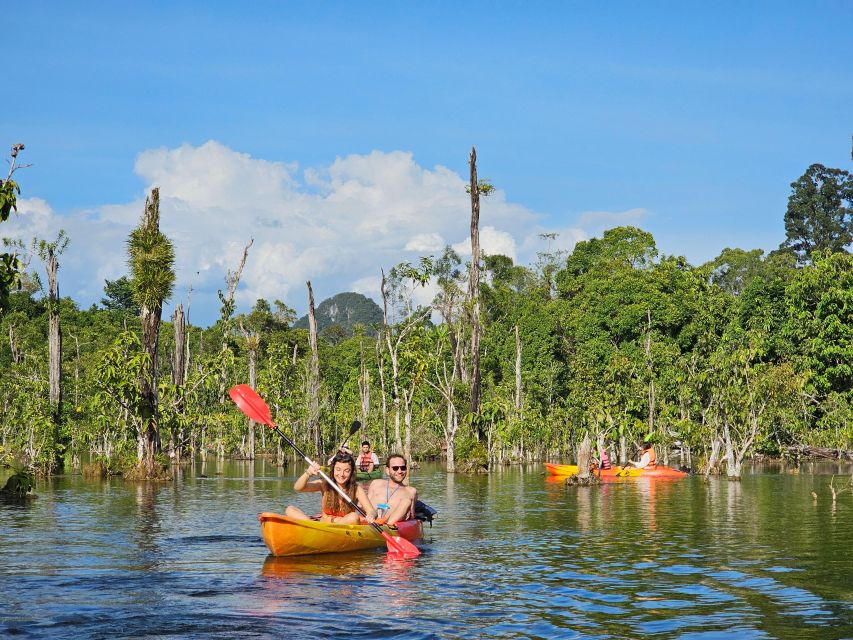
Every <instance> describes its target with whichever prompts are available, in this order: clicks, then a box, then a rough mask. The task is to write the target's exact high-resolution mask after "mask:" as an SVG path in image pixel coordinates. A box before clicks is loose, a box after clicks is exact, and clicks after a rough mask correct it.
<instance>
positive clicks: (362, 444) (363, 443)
mask: <svg viewBox="0 0 853 640" xmlns="http://www.w3.org/2000/svg"><path fill="white" fill-rule="evenodd" d="M364 445H367V446H368V447H369V446H370V442H368V441H367V440H365V441H364V442H362V443H361V446H362V447H363V446H364Z"/></svg>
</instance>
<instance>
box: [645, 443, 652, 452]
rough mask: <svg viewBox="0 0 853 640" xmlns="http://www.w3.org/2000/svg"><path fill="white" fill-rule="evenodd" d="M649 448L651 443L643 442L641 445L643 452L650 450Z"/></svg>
mask: <svg viewBox="0 0 853 640" xmlns="http://www.w3.org/2000/svg"><path fill="white" fill-rule="evenodd" d="M651 448H652V443H651V442H644V443H643V451H645V450H646V449H651Z"/></svg>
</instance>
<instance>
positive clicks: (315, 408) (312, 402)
mask: <svg viewBox="0 0 853 640" xmlns="http://www.w3.org/2000/svg"><path fill="white" fill-rule="evenodd" d="M306 284H307V285H308V342H309V343H310V345H311V368H310V370H309V376H308V433H309V437H310V438H311V441H312V442H313V444H314V449H315V450H316V452H317V457H318V459H321V460H322V459H323V439H322V434H321V432H320V356H319V354H318V352H317V319H316V317H315V316H314V290H313V289H312V288H311V281H310V280H309V281H308V282H307V283H306Z"/></svg>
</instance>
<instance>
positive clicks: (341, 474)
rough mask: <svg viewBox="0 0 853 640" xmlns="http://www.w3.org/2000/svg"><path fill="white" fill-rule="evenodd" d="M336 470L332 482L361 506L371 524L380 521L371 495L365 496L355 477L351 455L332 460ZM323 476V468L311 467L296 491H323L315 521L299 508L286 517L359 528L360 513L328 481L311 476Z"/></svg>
mask: <svg viewBox="0 0 853 640" xmlns="http://www.w3.org/2000/svg"><path fill="white" fill-rule="evenodd" d="M331 464H332V468H331V472H330V474H329V475H330V476H331V480H332V481H333V482H334V483H335V484H337V485H338V486H339V487H340V488H341V489H343V490H344V493H346V494H347V495H348V496H349V497H350V499H351V500H352V501H353V502H358V505H359V506H360V507H361V508H362V509H363V510H364V512H365V513H366V514H367V521H368V522H373V520H374V519H375V518H376V509H374V508H373V505H372V504H370V500H368V498H367V494H366V493H365V492H364V489H362V488H361V487H360V486H359V484H358V482H357V481H356V477H355V460H353V458H352V456H351V455H348V454H345V453H344V454H342V453H338V454H337V455H335V457H334V458H333V459H332V463H331ZM319 472H320V465H318V464H317V463H316V462H315V463H314V464H312V465H311V466H309V467H308V470H307V471H306V472H305V473H303V474H302V475H301V476H299V477H298V478H297V479H296V482H295V483H294V484H293V488H294V489H296V491H303V492H313V491H319V492H320V493H322V512H321V513H320V514H319V515H318V516H315V517H314V518H311V517H310V516H308V515H306V514H305V512H304V511H302V509H300V508H299V507H294V506H293V505H289V506H288V507H287V509H286V510H285V512H284V513H285V515H287V516H288V517H290V518H293V519H295V520H309V519H314V520H319V521H320V522H328V523H333V524H358V522H359V519H358V513H357V512H356V510H355V509H354V508H353V507H352V505H350V503H348V502H347V501H346V500H344V499H343V498H342V497H341V495H340V494H339V493H338V492H337V491H335V489H334V488H333V487H332V486H331V485H329V484H328V483H327V482H326V481H325V480H309V478H310V477H311V476H315V475H317V474H318V473H319Z"/></svg>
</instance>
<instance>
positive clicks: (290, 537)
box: [258, 512, 423, 556]
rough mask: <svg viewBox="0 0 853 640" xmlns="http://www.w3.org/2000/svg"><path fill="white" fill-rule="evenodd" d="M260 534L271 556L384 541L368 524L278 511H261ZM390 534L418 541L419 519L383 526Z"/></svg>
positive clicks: (346, 548) (333, 550)
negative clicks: (297, 516) (303, 517)
mask: <svg viewBox="0 0 853 640" xmlns="http://www.w3.org/2000/svg"><path fill="white" fill-rule="evenodd" d="M258 520H260V521H261V536H263V539H264V542H265V543H266V545H267V548H268V549H269V550H270V553H271V554H273V555H274V556H305V555H310V554H313V553H340V552H342V551H357V550H359V549H372V548H374V547H384V546H385V544H386V542H385V538H383V537H382V536H381V535H380V534H379V532H378V531H376V529H374V528H373V527H371V526H370V525H360V524H328V523H326V522H316V521H315V520H294V519H293V518H288V517H287V516H285V515H281V514H280V513H269V512H265V513H261V514H259V515H258ZM383 529H385V530H386V531H387V532H388V533H390V534H391V535H392V536H402V537H403V538H405V539H406V540H409V541H411V540H417V539H418V538H420V537H421V536H422V535H423V529H422V527H421V521H420V520H405V521H403V522H398V523H397V524H396V525H393V526H385V527H383Z"/></svg>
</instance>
